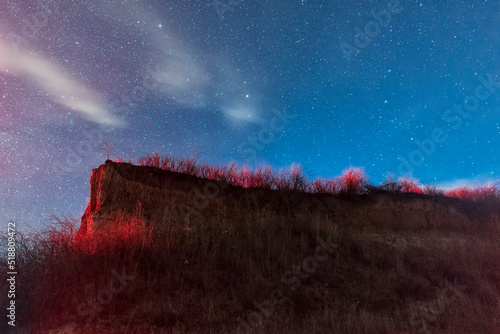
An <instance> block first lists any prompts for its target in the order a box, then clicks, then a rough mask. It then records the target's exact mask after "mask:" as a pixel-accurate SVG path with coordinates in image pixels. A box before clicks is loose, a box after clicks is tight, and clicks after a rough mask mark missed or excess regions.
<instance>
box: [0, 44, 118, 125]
mask: <svg viewBox="0 0 500 334" xmlns="http://www.w3.org/2000/svg"><path fill="white" fill-rule="evenodd" d="M0 71H2V72H3V73H6V74H11V75H22V76H26V77H27V78H30V79H32V80H33V81H34V82H35V84H36V85H37V86H38V88H39V89H41V90H43V91H45V92H46V93H48V94H49V95H50V96H51V98H52V99H53V100H54V102H57V103H59V104H61V105H63V106H65V107H67V108H69V109H71V110H75V111H78V112H80V113H82V114H83V115H84V116H85V117H86V118H87V119H89V120H91V121H93V122H96V123H99V124H104V125H112V126H117V125H120V124H122V122H121V121H120V120H118V119H116V118H113V117H112V115H111V114H110V113H109V112H108V110H107V109H106V108H105V107H104V103H103V101H101V99H100V98H99V95H98V94H97V92H95V91H93V90H92V89H89V88H88V87H85V85H83V84H82V83H80V82H79V81H77V80H74V79H73V78H70V77H69V76H68V75H66V73H65V71H64V68H62V67H61V66H59V65H58V64H56V63H54V62H52V61H50V60H48V59H44V58H42V57H39V56H34V55H33V54H30V53H29V52H28V51H27V50H23V49H18V50H17V51H16V50H14V49H13V48H11V47H10V45H8V44H7V43H5V42H3V41H0Z"/></svg>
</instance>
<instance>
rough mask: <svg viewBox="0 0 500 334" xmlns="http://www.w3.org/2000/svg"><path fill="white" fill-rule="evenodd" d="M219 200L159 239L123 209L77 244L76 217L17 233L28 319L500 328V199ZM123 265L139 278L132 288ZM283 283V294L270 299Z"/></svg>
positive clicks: (176, 325) (287, 328) (334, 329)
mask: <svg viewBox="0 0 500 334" xmlns="http://www.w3.org/2000/svg"><path fill="white" fill-rule="evenodd" d="M231 191H234V189H233V190H231ZM306 197H307V198H312V197H314V200H313V201H310V200H305V199H306ZM221 198H222V197H216V198H213V199H210V200H209V204H208V205H207V206H206V207H203V208H202V209H200V210H198V211H197V212H198V213H199V215H193V216H191V218H190V219H189V221H186V220H185V219H180V218H179V217H178V211H177V209H176V208H175V207H174V206H172V207H171V208H170V210H171V212H170V213H169V212H166V217H177V218H172V219H167V221H166V224H165V225H164V226H163V227H162V228H160V227H157V228H155V229H154V231H153V232H152V234H151V235H150V236H149V237H147V236H146V237H145V236H143V235H142V234H141V233H140V231H141V230H142V229H143V225H142V222H141V221H140V220H137V219H135V220H134V219H129V218H117V221H116V224H115V226H116V227H115V229H114V230H113V231H111V232H110V235H108V236H99V235H95V236H94V239H92V240H90V239H87V240H86V241H87V242H88V243H87V244H85V243H82V242H80V243H79V244H78V245H79V246H77V245H75V242H74V241H73V236H74V235H75V232H76V228H77V223H76V222H74V221H71V220H64V219H62V220H60V223H61V225H60V227H59V228H58V229H56V230H52V231H46V232H44V233H42V234H38V235H37V236H31V237H29V238H28V237H26V239H23V240H19V245H20V246H23V248H22V249H20V250H19V251H18V255H19V256H20V257H22V258H20V259H19V263H18V267H19V268H22V270H21V271H22V272H21V274H20V276H19V281H18V283H19V285H18V287H17V289H18V291H19V293H20V295H19V296H18V298H17V300H18V304H19V305H20V308H19V310H18V312H19V313H18V317H19V319H18V321H19V323H20V324H25V325H26V324H27V323H30V325H29V329H30V331H31V332H34V333H41V332H47V329H50V328H52V329H57V330H53V331H52V332H53V333H124V332H127V333H144V332H154V333H187V332H189V333H221V332H228V333H232V332H237V327H238V325H239V324H241V322H239V321H238V318H240V319H243V320H244V321H247V322H248V321H250V322H251V321H252V320H253V324H255V325H256V327H255V332H257V333H274V334H277V333H398V334H399V333H419V332H423V328H426V329H427V331H428V332H430V333H492V334H493V333H499V332H500V320H499V319H500V272H499V270H498V268H500V241H499V238H498V235H499V234H498V233H499V231H500V222H499V221H498V217H499V209H498V208H495V207H498V205H496V204H498V203H496V204H495V203H486V202H468V201H463V200H458V199H449V198H444V197H428V196H425V195H416V194H371V195H361V196H357V195H354V196H345V197H342V196H341V197H338V196H331V195H313V194H302V193H295V192H281V191H271V190H265V189H262V190H254V189H250V190H248V189H247V190H241V191H235V193H234V194H230V196H228V198H233V201H229V202H225V201H222V200H221ZM422 199H424V200H422ZM303 203H308V204H303ZM310 203H317V205H313V204H310ZM429 203H431V204H429ZM429 205H430V207H426V206H429ZM495 205H496V206H495ZM399 208H401V209H399ZM429 208H430V209H429ZM429 210H430V211H429ZM412 212H414V214H412ZM318 236H320V237H321V238H322V239H323V240H325V241H326V240H328V237H329V236H330V237H331V239H330V242H327V245H328V246H327V250H328V251H329V252H330V254H328V253H327V254H328V258H327V259H324V257H325V252H317V253H316V257H317V259H321V260H323V261H316V262H314V261H312V260H311V257H314V254H315V251H317V250H316V248H317V247H318V245H319V242H318V239H317V238H318ZM30 238H31V239H30ZM33 238H35V239H36V240H35V243H34V244H33V245H32V246H31V247H28V246H29V240H33ZM92 242H97V245H99V247H100V249H93V250H92V251H91V248H90V246H89V243H90V244H91V243H92ZM94 245H96V244H94ZM305 259H308V260H306V261H305V262H304V260H305ZM315 263H317V267H316V266H315ZM296 265H303V268H302V269H301V270H300V273H296V274H292V273H290V272H289V271H292V272H293V270H294V266H296ZM113 270H115V273H116V272H118V273H122V271H124V272H125V273H126V274H127V275H132V276H134V278H133V279H130V280H126V282H125V284H124V286H123V287H122V286H121V284H119V282H118V281H116V279H114V277H115V276H114V274H113ZM306 270H309V271H310V273H309V274H308V273H307V272H306ZM2 272H3V273H5V272H6V270H4V269H3V268H2ZM306 274H308V275H309V277H306V276H305V275H306ZM283 278H284V279H283ZM2 282H5V280H4V279H2ZM110 282H111V283H112V285H111V286H110ZM2 284H3V285H2V288H3V289H2V292H1V293H2V295H4V294H5V293H4V290H5V288H6V286H5V283H2ZM453 288H454V289H455V290H453ZM276 289H279V290H280V291H281V292H282V293H283V297H285V299H284V301H283V300H282V299H281V298H277V297H276V296H275V297H276V298H275V299H271V301H272V300H276V301H279V302H281V301H283V302H282V303H277V304H276V305H275V304H274V303H273V304H272V306H270V303H269V302H266V301H269V300H270V296H271V294H272V292H273V291H274V290H276ZM111 290H112V291H113V292H110V291H111ZM3 300H4V299H2V302H3ZM255 303H258V304H261V305H262V306H263V307H264V310H261V311H260V315H259V313H256V312H255V311H257V307H256V305H255ZM22 305H24V307H22ZM91 305H93V306H91ZM0 306H1V307H2V308H4V306H5V305H0ZM4 309H5V308H4ZM93 309H94V311H92V310H93ZM252 312H253V313H252ZM92 314H93V315H95V317H94V316H92ZM3 325H4V324H2V326H3ZM242 328H243V327H240V330H241V331H240V332H246V331H243V330H242Z"/></svg>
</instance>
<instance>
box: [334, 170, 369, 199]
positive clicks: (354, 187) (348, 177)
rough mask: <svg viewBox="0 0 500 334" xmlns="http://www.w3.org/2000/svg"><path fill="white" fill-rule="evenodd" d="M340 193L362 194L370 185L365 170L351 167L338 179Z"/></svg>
mask: <svg viewBox="0 0 500 334" xmlns="http://www.w3.org/2000/svg"><path fill="white" fill-rule="evenodd" d="M336 181H337V184H338V189H339V192H340V193H347V194H362V193H364V192H365V189H366V186H367V185H368V177H367V176H366V174H365V172H364V171H363V169H361V168H359V167H349V168H348V169H346V170H344V171H343V172H342V175H341V176H338V177H337V178H336Z"/></svg>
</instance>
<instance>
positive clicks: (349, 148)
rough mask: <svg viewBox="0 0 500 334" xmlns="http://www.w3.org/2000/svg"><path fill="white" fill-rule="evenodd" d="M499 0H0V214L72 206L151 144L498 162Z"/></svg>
mask: <svg viewBox="0 0 500 334" xmlns="http://www.w3.org/2000/svg"><path fill="white" fill-rule="evenodd" d="M499 56H500V3H499V1H486V0H485V1H479V0H468V1H457V0H455V1H451V0H449V1H438V0H435V1H410V0H408V1H400V2H398V1H394V0H391V1H356V0H354V1H351V0H343V1H332V0H329V1H322V0H245V1H241V0H220V1H218V0H217V1H211V0H208V1H198V0H164V1H118V0H117V1H102V0H95V1H63V0H52V1H6V0H3V1H2V2H1V3H0V120H1V123H0V157H1V165H0V171H1V172H0V173H1V174H0V175H1V180H0V196H1V197H0V198H1V202H0V203H1V204H0V205H1V211H0V220H1V221H3V222H4V223H5V224H6V223H7V222H8V221H12V220H14V221H17V222H19V225H18V226H21V225H22V226H31V227H34V228H38V227H40V226H42V225H43V224H46V223H47V222H48V221H47V218H48V217H49V215H50V214H51V213H56V214H59V215H64V214H70V215H73V216H74V217H80V216H81V215H82V213H83V211H84V210H85V207H86V205H87V201H88V200H89V196H90V187H89V179H90V175H91V170H92V168H96V167H97V166H99V165H100V164H102V163H104V161H105V160H106V149H105V144H104V143H105V142H106V141H108V142H109V143H110V149H111V158H116V157H123V158H124V160H125V161H127V160H128V158H129V155H130V156H131V157H132V159H137V158H138V157H140V156H142V155H144V154H147V153H152V152H158V153H160V154H171V155H175V156H179V157H185V156H188V155H196V154H199V159H200V160H202V161H206V162H212V163H219V164H226V163H229V162H230V161H235V162H237V163H241V164H247V165H257V164H259V163H265V164H269V165H271V166H273V167H275V168H280V167H285V166H289V165H290V164H291V163H292V162H296V163H300V164H301V165H302V166H303V167H305V168H306V171H307V172H308V173H309V174H310V175H311V177H315V176H323V177H330V176H335V175H339V174H341V172H342V170H343V169H345V168H347V167H349V166H360V167H364V169H365V172H366V173H367V174H368V175H369V176H370V179H371V180H372V181H373V182H375V183H378V182H380V181H381V180H383V179H385V177H386V176H387V175H388V174H389V173H395V174H396V176H399V175H403V174H410V173H411V174H412V175H413V176H414V177H415V178H418V179H420V180H421V182H422V183H433V184H438V185H441V186H443V187H449V186H454V185H457V184H471V183H483V182H487V181H488V180H498V177H499V175H500V164H499V161H498V159H499V153H500V71H499V69H500V68H499V65H500V61H499Z"/></svg>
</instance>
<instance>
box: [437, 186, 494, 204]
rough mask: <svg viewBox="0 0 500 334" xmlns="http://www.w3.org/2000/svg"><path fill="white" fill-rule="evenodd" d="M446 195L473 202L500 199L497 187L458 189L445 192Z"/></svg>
mask: <svg viewBox="0 0 500 334" xmlns="http://www.w3.org/2000/svg"><path fill="white" fill-rule="evenodd" d="M445 195H446V196H449V197H456V198H461V199H466V200H471V201H483V200H487V199H498V198H499V197H500V196H499V195H500V191H499V189H498V187H497V186H496V185H482V186H479V187H475V188H473V187H465V186H464V187H458V188H454V189H450V190H447V191H445Z"/></svg>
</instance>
